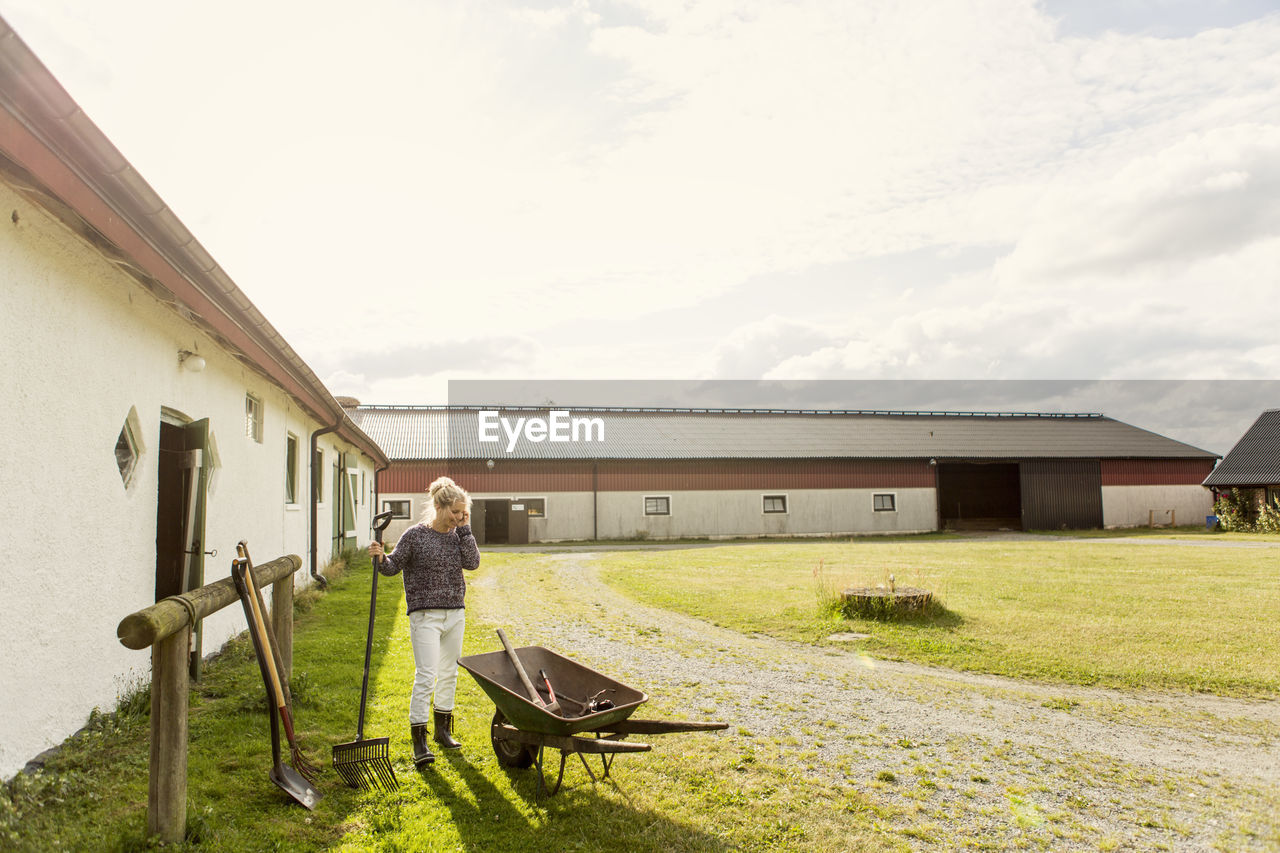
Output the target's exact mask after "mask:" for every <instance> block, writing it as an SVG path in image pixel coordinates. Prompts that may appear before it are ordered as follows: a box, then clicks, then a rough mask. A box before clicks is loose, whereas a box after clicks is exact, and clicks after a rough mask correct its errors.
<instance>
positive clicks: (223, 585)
mask: <svg viewBox="0 0 1280 853" xmlns="http://www.w3.org/2000/svg"><path fill="white" fill-rule="evenodd" d="M300 568H302V558H301V557H299V556H298V555H297V554H287V555H285V556H283V557H279V558H277V559H275V560H272V561H271V562H269V563H266V564H265V565H261V566H254V568H253V577H254V583H255V585H257V586H258V587H259V588H261V587H262V586H264V585H266V584H268V583H269V584H272V588H271V598H272V606H271V621H272V625H273V628H274V630H275V634H276V638H277V646H278V648H279V651H280V656H281V658H283V660H284V661H285V664H284V668H285V672H289V671H291V670H292V669H293V573H294V572H296V571H297V570H298V569H300ZM238 598H239V596H238V595H237V593H236V590H235V584H234V583H233V582H232V580H231V578H229V577H226V578H223V579H222V580H219V581H215V582H213V583H209V584H205V585H204V586H202V587H200V588H199V589H195V590H191V591H190V592H184V593H182V594H181V595H175V596H170V597H169V598H166V599H163V600H161V601H157V602H156V603H155V604H153V605H151V606H150V607H144V608H143V609H142V610H139V611H137V612H135V613H130V614H129V615H128V616H126V617H124V619H121V620H120V624H119V625H118V626H116V636H117V637H119V638H120V643H121V645H123V646H124V647H125V648H127V649H139V650H141V649H145V648H148V647H150V648H151V763H150V769H149V775H148V778H147V832H148V833H149V834H150V835H154V836H159V837H160V839H161V840H162V841H165V842H180V841H182V840H183V838H184V837H185V836H186V834H187V708H188V701H189V699H190V697H189V692H190V683H189V681H188V676H187V672H188V667H189V664H190V654H191V651H190V650H191V626H192V624H193V623H194V622H198V621H199V620H201V619H203V618H204V617H206V616H208V615H209V614H210V613H216V612H218V611H219V610H221V609H222V608H224V607H226V606H227V605H228V604H231V603H232V602H234V601H236V600H237V599H238Z"/></svg>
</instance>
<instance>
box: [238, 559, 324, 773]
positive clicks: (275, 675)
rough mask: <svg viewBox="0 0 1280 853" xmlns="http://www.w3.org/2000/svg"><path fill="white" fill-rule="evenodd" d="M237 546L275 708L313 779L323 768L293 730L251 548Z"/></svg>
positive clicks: (300, 765) (292, 749)
mask: <svg viewBox="0 0 1280 853" xmlns="http://www.w3.org/2000/svg"><path fill="white" fill-rule="evenodd" d="M236 550H237V551H239V552H240V554H241V559H243V560H244V566H245V570H244V577H245V585H246V586H247V587H248V588H249V592H250V596H249V603H250V604H251V605H252V606H253V618H254V620H255V622H256V623H257V625H258V635H259V636H260V637H262V642H263V644H264V645H265V647H266V648H267V649H268V652H267V654H265V655H264V657H265V658H266V659H267V672H268V674H269V675H270V676H271V689H272V690H273V691H274V697H275V703H276V710H277V711H278V712H279V713H280V722H282V723H284V733H285V737H286V738H287V739H288V741H289V754H290V755H292V756H293V764H294V767H295V768H296V769H297V771H298V772H299V773H301V774H302V775H303V776H305V777H306V778H307V779H308V780H311V781H314V780H315V777H316V776H317V775H318V774H319V773H320V768H319V767H317V766H316V765H314V764H312V763H311V762H310V761H308V760H307V757H306V756H305V755H303V754H302V749H301V747H299V746H298V737H297V735H296V734H295V733H294V728H293V712H292V711H290V710H289V703H288V701H287V700H286V698H285V697H286V694H285V691H284V687H283V686H282V682H281V677H280V673H281V671H282V670H281V668H279V667H277V664H276V661H277V660H279V655H278V653H277V652H276V649H275V644H276V641H275V635H274V633H272V631H271V626H269V625H268V624H267V620H266V617H265V616H264V615H263V611H264V610H266V608H265V607H264V606H262V604H261V599H259V597H258V587H257V583H256V582H255V581H254V579H253V563H251V562H250V561H249V557H248V551H247V549H246V548H245V546H244V542H243V541H241V542H240V543H239V544H237V545H236Z"/></svg>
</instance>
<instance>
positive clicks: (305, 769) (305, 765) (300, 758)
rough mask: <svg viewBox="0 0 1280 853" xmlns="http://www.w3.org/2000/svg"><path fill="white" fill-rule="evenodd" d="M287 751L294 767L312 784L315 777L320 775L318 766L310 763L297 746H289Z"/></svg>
mask: <svg viewBox="0 0 1280 853" xmlns="http://www.w3.org/2000/svg"><path fill="white" fill-rule="evenodd" d="M289 753H290V755H292V756H293V767H294V769H295V770H297V771H298V772H299V773H301V774H302V777H303V778H304V779H306V780H307V781H308V782H311V783H313V784H314V783H315V781H316V777H317V776H319V775H320V768H319V767H317V766H316V765H314V764H312V763H311V761H310V760H308V759H307V757H306V756H305V755H303V754H302V750H301V749H298V747H297V746H290V747H289Z"/></svg>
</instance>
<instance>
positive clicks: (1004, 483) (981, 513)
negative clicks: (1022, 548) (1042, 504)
mask: <svg viewBox="0 0 1280 853" xmlns="http://www.w3.org/2000/svg"><path fill="white" fill-rule="evenodd" d="M938 516H939V517H938V523H939V527H941V529H943V530H1001V529H1009V530H1021V529H1022V487H1021V483H1020V480H1019V476H1018V463H1016V462H987V463H983V462H952V463H943V464H940V465H939V466H938Z"/></svg>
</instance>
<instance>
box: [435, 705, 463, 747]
mask: <svg viewBox="0 0 1280 853" xmlns="http://www.w3.org/2000/svg"><path fill="white" fill-rule="evenodd" d="M432 710H433V711H434V712H435V718H436V735H435V741H436V743H438V744H440V746H442V747H444V748H445V749H462V744H460V743H458V742H457V741H456V740H454V739H453V712H452V711H436V710H435V709H434V708H433V709H432Z"/></svg>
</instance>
